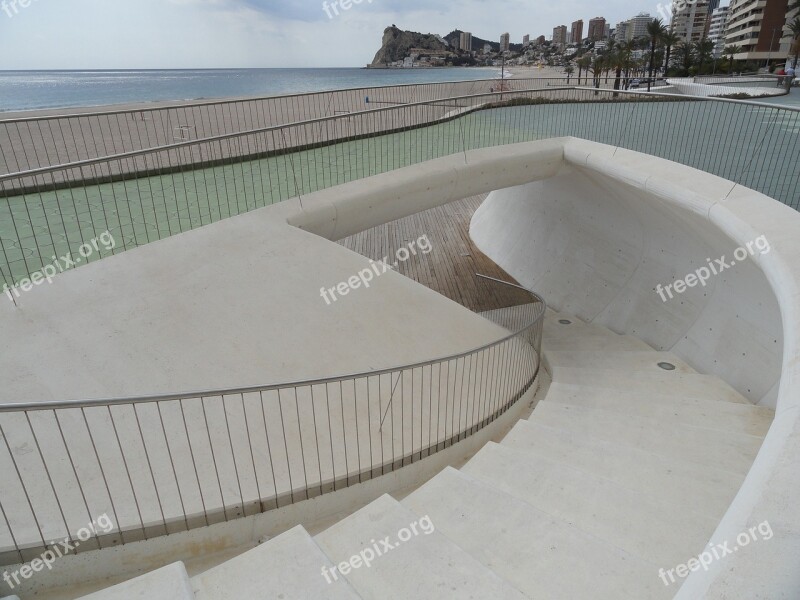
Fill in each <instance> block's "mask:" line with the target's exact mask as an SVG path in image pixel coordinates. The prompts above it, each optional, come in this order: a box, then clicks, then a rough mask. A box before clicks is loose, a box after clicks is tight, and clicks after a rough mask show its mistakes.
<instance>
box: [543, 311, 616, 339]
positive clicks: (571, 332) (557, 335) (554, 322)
mask: <svg viewBox="0 0 800 600" xmlns="http://www.w3.org/2000/svg"><path fill="white" fill-rule="evenodd" d="M543 334H544V339H546V340H558V339H564V338H574V337H577V336H583V337H588V336H596V337H602V338H610V337H612V336H617V337H619V334H616V333H614V332H613V331H611V330H610V329H606V328H605V327H601V326H599V325H593V324H591V323H586V322H585V321H582V320H580V319H578V318H577V317H574V316H572V315H569V314H566V313H558V312H555V311H552V310H550V309H548V310H547V312H546V313H545V317H544V329H543Z"/></svg>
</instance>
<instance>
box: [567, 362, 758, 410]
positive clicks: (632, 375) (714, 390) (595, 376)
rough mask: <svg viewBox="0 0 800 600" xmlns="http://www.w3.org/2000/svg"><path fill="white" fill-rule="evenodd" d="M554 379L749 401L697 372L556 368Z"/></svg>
mask: <svg viewBox="0 0 800 600" xmlns="http://www.w3.org/2000/svg"><path fill="white" fill-rule="evenodd" d="M553 380H554V381H557V382H560V383H572V384H577V385H589V386H592V387H601V388H606V389H615V390H631V391H633V390H635V391H643V392H647V391H656V392H658V393H665V392H670V393H672V392H674V393H676V394H680V395H681V396H683V397H701V398H707V399H714V400H724V401H726V402H735V403H737V404H749V405H751V406H752V405H753V404H752V402H750V401H749V400H747V398H745V397H744V396H742V395H741V394H740V393H739V392H738V391H736V390H735V389H734V388H733V387H731V386H730V384H728V383H727V382H725V381H723V380H722V379H720V378H718V377H715V376H714V375H702V374H699V373H677V372H675V371H671V372H667V371H663V372H661V373H651V372H641V371H632V372H626V373H623V372H621V371H620V370H619V369H613V368H612V369H589V368H580V367H559V368H558V372H557V374H554V378H553Z"/></svg>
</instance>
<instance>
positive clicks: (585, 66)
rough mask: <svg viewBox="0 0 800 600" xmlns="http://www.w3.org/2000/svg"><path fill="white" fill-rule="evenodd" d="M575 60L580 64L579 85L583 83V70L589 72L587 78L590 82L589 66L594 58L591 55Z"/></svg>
mask: <svg viewBox="0 0 800 600" xmlns="http://www.w3.org/2000/svg"><path fill="white" fill-rule="evenodd" d="M575 62H576V63H577V64H578V85H580V84H581V70H583V71H586V73H587V78H586V79H587V82H588V79H589V78H588V73H589V67H590V66H591V64H592V59H591V58H590V57H589V56H581V57H580V58H579V59H578V60H577V61H575Z"/></svg>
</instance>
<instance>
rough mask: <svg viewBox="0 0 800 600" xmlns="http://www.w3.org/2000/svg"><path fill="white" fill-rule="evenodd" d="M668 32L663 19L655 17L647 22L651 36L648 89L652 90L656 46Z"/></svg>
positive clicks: (648, 33)
mask: <svg viewBox="0 0 800 600" xmlns="http://www.w3.org/2000/svg"><path fill="white" fill-rule="evenodd" d="M666 32H667V28H666V27H664V23H663V22H662V21H661V19H653V20H652V21H650V22H649V23H648V24H647V37H648V38H650V63H649V66H648V68H647V71H648V74H647V75H648V79H647V91H648V92H649V91H650V82H651V81H652V79H653V61H654V60H655V57H656V46H657V45H658V43H659V42H660V41H661V39H662V38H663V37H664V34H665V33H666Z"/></svg>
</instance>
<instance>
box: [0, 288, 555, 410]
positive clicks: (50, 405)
mask: <svg viewBox="0 0 800 600" xmlns="http://www.w3.org/2000/svg"><path fill="white" fill-rule="evenodd" d="M477 277H481V278H483V279H487V280H490V281H494V282H496V283H501V284H503V285H506V286H509V287H514V288H516V289H518V290H522V291H524V292H527V293H528V294H530V295H531V296H532V297H533V302H534V304H536V305H537V306H538V307H539V309H537V311H536V313H535V315H534V318H533V319H532V320H531V321H530V322H529V323H527V324H525V325H523V326H522V327H520V328H518V329H516V330H515V331H512V332H511V333H509V334H508V335H506V336H504V337H502V338H500V339H498V340H495V341H493V342H488V343H486V344H483V345H481V346H478V347H476V348H472V349H471V350H465V351H464V352H459V353H457V354H451V355H447V356H445V357H440V358H432V359H429V360H425V361H421V362H415V363H408V364H404V365H400V366H396V367H389V368H385V369H377V370H371V371H360V372H356V373H350V374H348V375H339V376H335V377H322V378H318V379H303V380H297V381H289V382H284V383H272V384H266V385H252V386H244V387H236V388H218V389H210V390H197V391H190V392H181V393H172V394H154V395H145V396H131V397H125V398H96V399H91V400H55V401H44V402H21V403H14V404H0V413H4V412H19V411H38V410H53V409H59V408H87V407H90V406H116V405H119V404H147V403H152V402H165V401H169V400H181V399H184V398H209V397H214V396H231V395H236V394H249V393H253V392H268V391H274V390H278V389H286V388H293V387H305V386H313V385H324V384H326V383H338V382H340V381H347V380H350V379H361V378H364V377H375V376H380V375H386V374H388V373H395V372H397V371H400V370H402V371H405V370H410V369H419V368H422V367H428V366H430V365H434V364H437V363H441V362H446V361H452V360H460V359H462V358H465V357H467V356H470V355H473V354H477V353H479V352H483V351H485V350H489V349H490V348H492V347H494V346H498V345H500V344H502V343H503V342H505V341H508V340H510V339H512V338H515V337H518V336H519V335H521V334H522V333H525V332H526V331H528V330H530V329H531V328H533V327H535V326H536V325H537V324H539V323H540V321H541V320H542V319H543V318H544V314H545V311H546V309H547V303H546V302H545V300H544V298H542V297H541V296H540V295H539V294H537V293H535V292H533V291H531V290H529V289H527V288H524V287H522V286H520V285H517V284H515V283H511V282H508V281H502V280H500V279H496V278H494V277H488V276H486V275H481V274H477Z"/></svg>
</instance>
